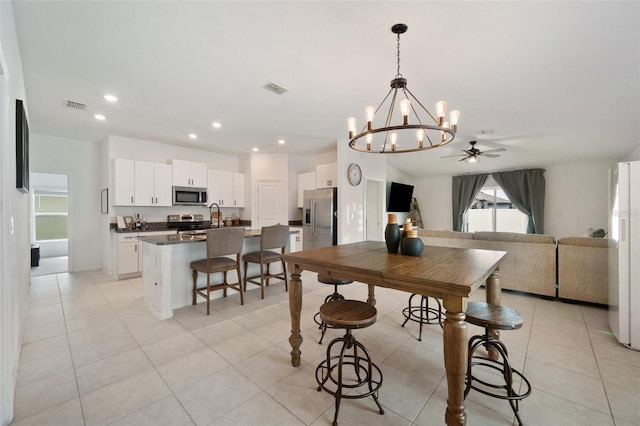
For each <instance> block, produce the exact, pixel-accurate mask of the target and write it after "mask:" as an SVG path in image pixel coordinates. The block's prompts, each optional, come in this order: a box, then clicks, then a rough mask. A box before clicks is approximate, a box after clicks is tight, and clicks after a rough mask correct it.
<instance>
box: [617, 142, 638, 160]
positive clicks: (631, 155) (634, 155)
mask: <svg viewBox="0 0 640 426" xmlns="http://www.w3.org/2000/svg"><path fill="white" fill-rule="evenodd" d="M620 161H640V146H639V147H638V148H636V149H635V150H633V151H631V152H630V153H629V154H628V155H625V157H624V158H623V159H622V160H620Z"/></svg>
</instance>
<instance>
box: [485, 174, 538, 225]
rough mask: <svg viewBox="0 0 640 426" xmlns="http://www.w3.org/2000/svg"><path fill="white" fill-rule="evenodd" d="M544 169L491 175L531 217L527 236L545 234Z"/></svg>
mask: <svg viewBox="0 0 640 426" xmlns="http://www.w3.org/2000/svg"><path fill="white" fill-rule="evenodd" d="M543 174H544V169H528V170H515V171H512V172H496V173H492V174H491V175H492V176H493V178H494V179H495V180H496V183H497V184H498V185H500V188H502V190H503V191H504V193H505V194H506V195H507V197H508V198H509V200H510V201H511V202H512V203H513V205H514V206H516V208H517V209H518V210H520V211H521V212H522V213H524V214H526V215H527V216H528V217H529V220H528V223H527V234H542V233H544V187H545V181H544V176H543Z"/></svg>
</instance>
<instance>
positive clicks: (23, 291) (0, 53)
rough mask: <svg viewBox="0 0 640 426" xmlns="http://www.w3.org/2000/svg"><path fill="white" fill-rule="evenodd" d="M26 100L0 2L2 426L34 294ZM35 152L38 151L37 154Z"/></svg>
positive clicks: (7, 11)
mask: <svg viewBox="0 0 640 426" xmlns="http://www.w3.org/2000/svg"><path fill="white" fill-rule="evenodd" d="M16 98H17V99H22V100H24V101H25V109H26V112H27V117H29V100H28V98H27V97H26V91H25V86H24V77H23V72H22V61H21V59H20V50H19V47H18V41H17V36H16V29H15V22H14V19H13V5H12V2H8V1H2V2H0V424H2V425H5V424H8V423H9V421H11V419H12V418H13V400H14V391H15V385H16V375H17V370H18V362H19V360H20V345H21V342H22V333H23V330H24V320H25V318H26V308H27V305H28V299H29V290H30V278H29V272H30V267H31V266H30V236H29V195H28V194H24V193H22V192H19V191H18V190H17V189H16V150H15V146H16V144H15V135H16V133H15V132H16V128H15V104H16ZM32 152H33V150H32Z"/></svg>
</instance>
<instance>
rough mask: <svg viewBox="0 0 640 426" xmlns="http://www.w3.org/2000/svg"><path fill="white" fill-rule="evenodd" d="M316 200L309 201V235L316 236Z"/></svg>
mask: <svg viewBox="0 0 640 426" xmlns="http://www.w3.org/2000/svg"><path fill="white" fill-rule="evenodd" d="M316 204H317V202H316V200H311V235H312V236H314V237H315V235H316Z"/></svg>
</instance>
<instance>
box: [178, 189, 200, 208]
mask: <svg viewBox="0 0 640 426" xmlns="http://www.w3.org/2000/svg"><path fill="white" fill-rule="evenodd" d="M173 205H174V206H206V205H207V188H191V187H188V186H174V187H173Z"/></svg>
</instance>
